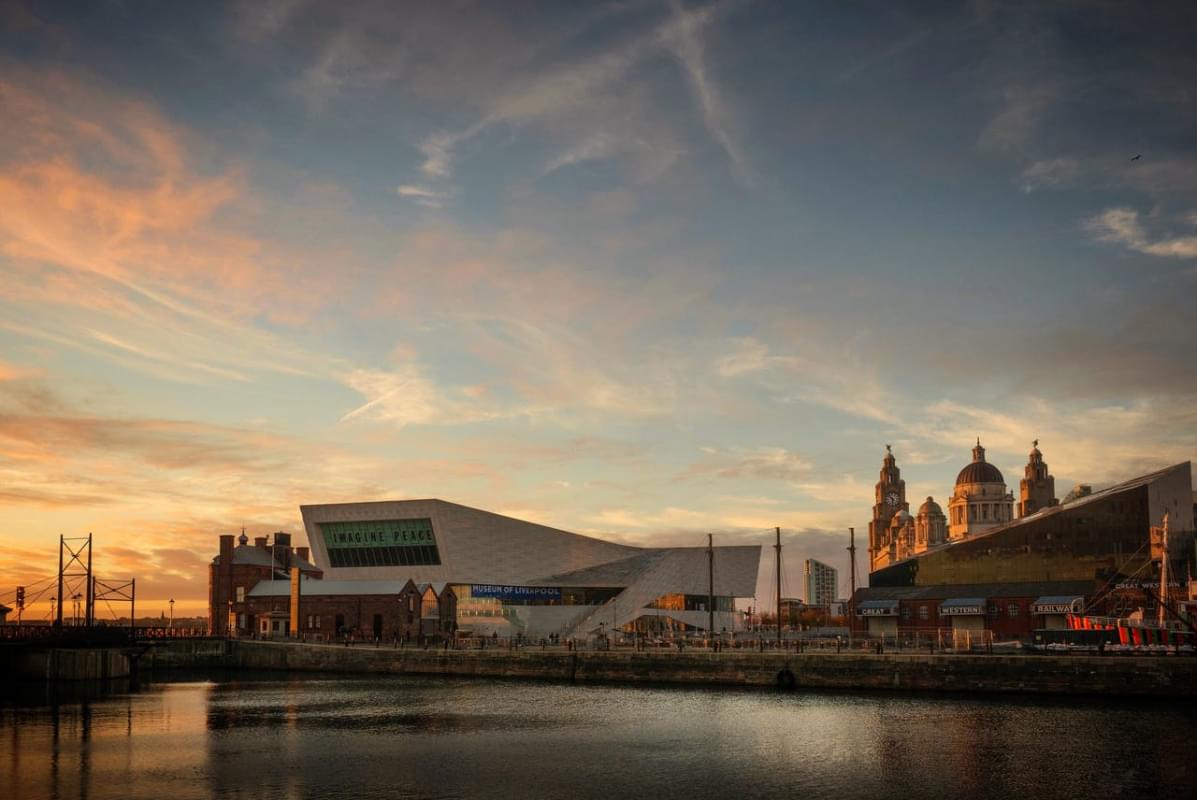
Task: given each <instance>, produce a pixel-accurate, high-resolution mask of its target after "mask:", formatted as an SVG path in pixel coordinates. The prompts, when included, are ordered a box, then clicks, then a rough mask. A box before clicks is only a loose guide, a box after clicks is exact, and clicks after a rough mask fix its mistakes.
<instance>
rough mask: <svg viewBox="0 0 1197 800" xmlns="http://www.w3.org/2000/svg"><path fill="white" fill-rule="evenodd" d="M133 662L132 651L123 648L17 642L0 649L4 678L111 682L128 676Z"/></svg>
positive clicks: (1, 670) (0, 664)
mask: <svg viewBox="0 0 1197 800" xmlns="http://www.w3.org/2000/svg"><path fill="white" fill-rule="evenodd" d="M131 665H132V661H131V659H130V655H129V652H128V651H127V650H125V649H121V648H103V647H95V648H69V647H38V646H33V645H25V644H14V645H9V646H5V647H4V648H3V649H0V675H2V676H3V679H4V680H36V681H48V682H58V681H108V680H112V679H114V678H128V677H129V675H130V671H131Z"/></svg>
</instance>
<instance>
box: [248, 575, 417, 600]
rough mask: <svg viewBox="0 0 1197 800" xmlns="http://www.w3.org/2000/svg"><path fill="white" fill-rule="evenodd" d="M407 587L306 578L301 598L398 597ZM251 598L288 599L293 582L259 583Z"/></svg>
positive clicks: (397, 583)
mask: <svg viewBox="0 0 1197 800" xmlns="http://www.w3.org/2000/svg"><path fill="white" fill-rule="evenodd" d="M404 586H407V581H405V580H404V581H399V580H393V581H387V580H381V581H379V580H373V581H370V580H361V581H354V580H343V581H338V580H332V581H325V580H320V579H319V578H304V579H303V580H302V581H301V582H300V584H299V594H300V596H301V597H302V596H316V595H319V596H324V595H366V594H393V595H396V596H397V595H398V594H399V593H400V592H402V591H403V587H404ZM248 594H249V596H250V597H287V596H289V595H290V594H291V581H258V583H257V584H255V585H254V588H252V589H250V590H249V593H248Z"/></svg>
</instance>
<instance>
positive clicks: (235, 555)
mask: <svg viewBox="0 0 1197 800" xmlns="http://www.w3.org/2000/svg"><path fill="white" fill-rule="evenodd" d="M233 539H234V537H233V535H232V534H231V533H230V534H226V535H223V536H221V537H220V554H219V555H217V556H216V558H214V559H212V564H211V565H210V566H209V567H208V631H209V632H210V633H211V634H212V635H213V636H226V635H228V634H229V633H230V632H237V633H241V634H247V633H249V632H250V631H251V630H253V628H252V627H251V626H250V619H249V617H248V614H249V612H250V609H249V607H248V606H247V605H246V599H247V597H248V596H249V592H250V591H251V590H252V589H253V588H254V587H255V586H257V585H258V584H259V583H260V582H262V581H267V582H270V581H274V582H276V583H281V584H282V585H287V583H288V581H289V580H290V571H291V568H292V567H298V568H299V570H300V572H301V573H302V574H303V575H305V576H307V577H314V578H319V577H321V576H322V574H323V573H322V572H321V571H320V570H319V569H318V568H317V567H316V566H314V565H313V564H312V563H311V562H309V561H308V548H306V547H295V548H293V547H292V546H291V534H289V533H284V532H281V531H280V532H278V533H276V534H274V537H273V541H271V538H270V537H268V536H258V537H256V538H255V539H254V543H253V544H252V545H251V544H250V543H249V537H248V536H246V535H245V532H244V531H243V532H242V533H241V536H240V537H239V538H238V539H237V543H236V544H234V541H233Z"/></svg>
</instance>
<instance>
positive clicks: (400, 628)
mask: <svg viewBox="0 0 1197 800" xmlns="http://www.w3.org/2000/svg"><path fill="white" fill-rule="evenodd" d="M300 511H301V513H302V515H303V523H304V528H305V530H306V532H307V540H308V543H309V545H310V549H309V548H299V547H292V546H291V539H290V536H289V535H288V534H286V533H276V534H274V537H273V540H271V539H270V538H269V537H258V538H257V539H255V540H254V542H253V543H252V544H251V543H250V541H249V539H248V537H246V536H245V534H244V533H242V535H241V537H240V539H239V540H237V541H236V543H235V542H234V536H233V535H225V536H221V537H220V553H219V555H217V556H216V558H214V559H213V561H212V564H211V567H210V570H209V628H210V630H211V631H212V633H213V634H216V635H242V636H247V635H269V636H280V635H284V636H286V635H290V636H303V637H305V638H314V639H331V638H335V637H339V636H346V635H350V636H355V637H362V638H370V639H379V640H382V641H392V640H396V639H404V640H406V639H411V638H413V637H447V636H454V635H475V636H492V635H498V636H502V637H508V636H522V637H526V638H531V639H541V638H546V637H550V636H559V637H561V638H562V639H563V640H564V639H577V638H587V637H591V636H595V635H601V634H603V633H605V632H609V631H613V630H618V631H626V632H631V631H640V632H645V633H653V632H666V631H675V632H688V631H705V630H706V629H707V628H708V626H709V624H710V619H709V606H710V601H709V599H708V598H709V597H710V595H711V594H713V595H714V624H715V630H716V631H724V630H726V631H734V630H736V629H737V627H738V626H739V625H740V624H741V623H740V616H739V615H738V614H737V613H736V611H735V600H736V598H747V597H752V596H753V595H754V594H755V592H756V581H757V570H758V568H759V565H760V557H761V549H760V546H759V545H752V546H735V547H715V548H713V550H712V551H710V552H708V550H707V548H705V547H665V548H645V547H631V546H628V545H622V544H615V543H613V542H607V541H603V540H601V539H595V538H592V537H589V536H582V535H579V534H576V533H569V532H568V531H563V530H558V529H555V528H549V527H546V526H544V525H537V524H535V523H532V522H525V521H523V520H518V519H513V518H511V517H506V516H503V515H500V514H494V513H491V512H488V511H481V510H478V509H474V508H468V507H466V506H461V505H457V504H454V503H448V502H445V501H443V500H399V501H392V502H374V503H338V504H332V505H310V506H301V507H300ZM712 554H713V555H712ZM712 562H713V567H714V569H713V573H714V577H713V583H712V578H711V565H712Z"/></svg>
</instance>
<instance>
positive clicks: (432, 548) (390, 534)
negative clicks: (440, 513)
mask: <svg viewBox="0 0 1197 800" xmlns="http://www.w3.org/2000/svg"><path fill="white" fill-rule="evenodd" d="M319 527H320V532H321V534H322V535H323V536H324V546H325V548H326V549H327V550H328V564H329V566H330V567H423V566H437V565H439V564H440V563H441V556H440V553H439V552H438V551H437V546H436V536H435V534H434V533H433V531H432V520H430V519H427V518H421V519H390V520H374V521H363V522H322V523H319Z"/></svg>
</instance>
